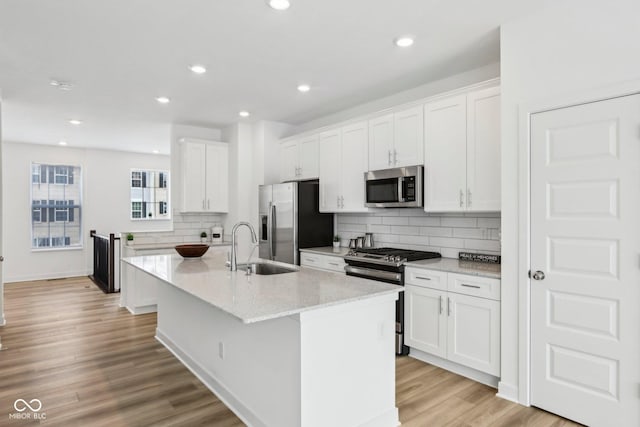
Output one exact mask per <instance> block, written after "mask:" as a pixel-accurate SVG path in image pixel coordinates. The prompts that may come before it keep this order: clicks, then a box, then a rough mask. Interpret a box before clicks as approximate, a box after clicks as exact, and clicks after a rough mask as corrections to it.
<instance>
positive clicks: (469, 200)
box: [467, 188, 471, 207]
mask: <svg viewBox="0 0 640 427" xmlns="http://www.w3.org/2000/svg"><path fill="white" fill-rule="evenodd" d="M467 206H468V207H471V189H470V188H467Z"/></svg>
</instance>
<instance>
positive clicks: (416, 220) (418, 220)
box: [409, 216, 440, 227]
mask: <svg viewBox="0 0 640 427" xmlns="http://www.w3.org/2000/svg"><path fill="white" fill-rule="evenodd" d="M409 225H418V226H421V227H425V226H427V227H437V226H439V225H440V217H434V216H412V217H409Z"/></svg>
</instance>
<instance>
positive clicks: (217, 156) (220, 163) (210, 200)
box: [205, 142, 229, 212]
mask: <svg viewBox="0 0 640 427" xmlns="http://www.w3.org/2000/svg"><path fill="white" fill-rule="evenodd" d="M206 151H207V156H206V164H207V172H206V206H205V210H206V211H208V212H228V211H229V145H228V144H226V143H224V142H216V143H210V144H207V150H206Z"/></svg>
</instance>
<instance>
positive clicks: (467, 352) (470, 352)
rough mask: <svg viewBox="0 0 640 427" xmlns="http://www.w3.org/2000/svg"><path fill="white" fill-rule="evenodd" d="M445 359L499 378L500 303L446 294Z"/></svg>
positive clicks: (450, 293)
mask: <svg viewBox="0 0 640 427" xmlns="http://www.w3.org/2000/svg"><path fill="white" fill-rule="evenodd" d="M447 298H448V299H447V311H448V314H449V319H448V334H447V358H448V359H449V360H451V361H452V362H457V363H460V364H462V365H465V366H469V367H470V368H474V369H477V370H479V371H483V372H486V373H488V374H491V375H495V376H500V303H499V302H498V301H493V300H488V299H484V298H476V297H471V296H467V295H459V294H455V293H452V292H449V294H448V296H447Z"/></svg>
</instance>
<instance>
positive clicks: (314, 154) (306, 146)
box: [298, 135, 318, 179]
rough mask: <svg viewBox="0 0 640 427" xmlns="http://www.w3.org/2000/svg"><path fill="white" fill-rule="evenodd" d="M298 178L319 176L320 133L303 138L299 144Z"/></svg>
mask: <svg viewBox="0 0 640 427" xmlns="http://www.w3.org/2000/svg"><path fill="white" fill-rule="evenodd" d="M298 165H299V168H300V169H299V173H298V179H313V178H318V135H311V136H308V137H306V138H302V139H301V140H300V142H299V145H298Z"/></svg>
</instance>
